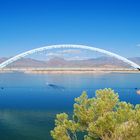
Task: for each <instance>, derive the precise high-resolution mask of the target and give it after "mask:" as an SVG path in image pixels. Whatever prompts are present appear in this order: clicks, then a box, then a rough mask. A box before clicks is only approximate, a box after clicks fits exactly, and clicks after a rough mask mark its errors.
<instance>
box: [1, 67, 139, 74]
mask: <svg viewBox="0 0 140 140" xmlns="http://www.w3.org/2000/svg"><path fill="white" fill-rule="evenodd" d="M15 72H22V73H27V74H105V73H139V74H140V71H139V70H135V69H126V68H114V69H111V68H5V69H1V70H0V73H15Z"/></svg>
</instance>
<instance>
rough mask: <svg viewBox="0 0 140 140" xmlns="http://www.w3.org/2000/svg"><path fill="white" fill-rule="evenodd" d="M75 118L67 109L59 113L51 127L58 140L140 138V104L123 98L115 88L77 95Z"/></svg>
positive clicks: (124, 139) (131, 139) (127, 139)
mask: <svg viewBox="0 0 140 140" xmlns="http://www.w3.org/2000/svg"><path fill="white" fill-rule="evenodd" d="M75 102H76V103H75V104H74V111H73V117H72V119H69V117H68V115H67V114H66V113H61V114H58V115H57V116H56V120H55V128H54V130H52V131H51V136H52V138H53V139H54V140H78V135H77V134H79V133H80V134H83V135H84V137H83V139H84V140H140V105H136V106H134V105H132V104H130V103H126V102H121V101H120V100H119V97H118V94H117V93H115V92H114V91H113V90H112V89H103V90H97V91H96V96H95V97H93V98H88V96H87V93H86V92H83V93H82V95H81V96H80V97H78V98H76V99H75Z"/></svg>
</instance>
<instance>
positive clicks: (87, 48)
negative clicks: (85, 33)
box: [0, 44, 140, 70]
mask: <svg viewBox="0 0 140 140" xmlns="http://www.w3.org/2000/svg"><path fill="white" fill-rule="evenodd" d="M69 48H73V49H84V50H90V51H94V52H99V53H102V54H106V55H108V56H111V57H114V58H116V59H119V60H121V61H123V62H124V63H127V64H128V65H130V66H131V67H133V68H134V69H138V70H140V66H139V65H138V64H136V63H134V62H132V61H130V60H128V59H127V58H125V57H122V56H120V55H118V54H116V53H112V52H109V51H106V50H104V49H100V48H95V47H91V46H86V45H73V44H62V45H50V46H44V47H40V48H36V49H32V50H29V51H26V52H24V53H21V54H18V55H16V56H14V57H12V58H10V59H8V60H6V61H4V62H3V63H1V64H0V69H2V68H5V67H6V66H8V65H9V64H11V63H13V62H15V61H17V60H19V59H21V58H24V57H25V56H28V55H31V54H33V53H37V52H41V51H44V50H51V49H69Z"/></svg>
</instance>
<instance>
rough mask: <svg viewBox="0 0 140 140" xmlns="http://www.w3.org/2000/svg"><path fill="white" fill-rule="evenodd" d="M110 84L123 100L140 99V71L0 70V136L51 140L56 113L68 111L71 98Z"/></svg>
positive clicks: (16, 139)
mask: <svg viewBox="0 0 140 140" xmlns="http://www.w3.org/2000/svg"><path fill="white" fill-rule="evenodd" d="M102 88H112V89H114V90H115V92H118V93H119V96H120V99H121V100H122V101H127V102H130V103H132V104H138V103H140V95H138V94H136V89H140V74H128V73H110V74H23V73H3V74H2V73H1V74H0V139H1V140H51V137H50V130H52V129H53V127H54V119H55V115H56V114H57V113H61V112H66V113H71V112H72V109H73V103H74V98H75V97H78V96H79V95H81V93H82V91H87V93H88V96H89V97H92V96H95V91H96V90H97V89H102Z"/></svg>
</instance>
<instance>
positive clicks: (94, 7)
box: [0, 0, 140, 57]
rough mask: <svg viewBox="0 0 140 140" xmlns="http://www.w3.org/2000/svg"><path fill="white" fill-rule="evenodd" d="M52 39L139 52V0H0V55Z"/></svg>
mask: <svg viewBox="0 0 140 140" xmlns="http://www.w3.org/2000/svg"><path fill="white" fill-rule="evenodd" d="M53 44H82V45H89V46H93V47H97V48H102V49H105V50H108V51H111V52H114V53H117V54H119V55H122V56H124V57H138V56H140V0H0V57H10V56H14V55H16V54H19V53H21V52H24V51H27V50H30V49H34V48H38V47H42V46H46V45H53Z"/></svg>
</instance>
